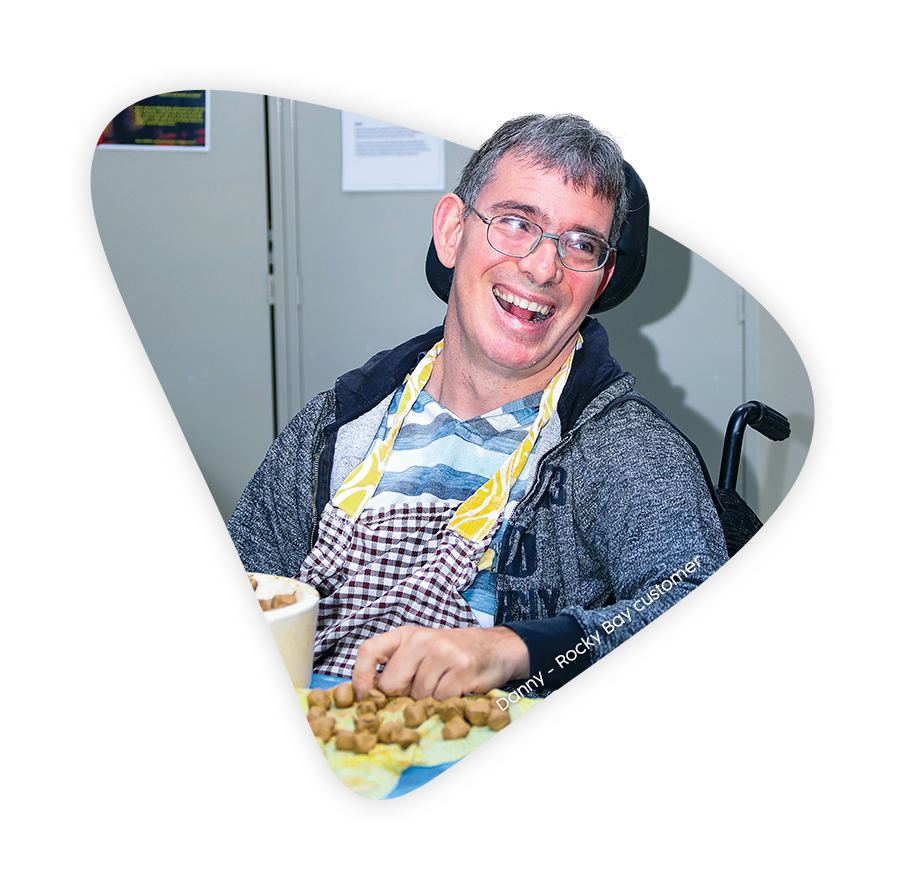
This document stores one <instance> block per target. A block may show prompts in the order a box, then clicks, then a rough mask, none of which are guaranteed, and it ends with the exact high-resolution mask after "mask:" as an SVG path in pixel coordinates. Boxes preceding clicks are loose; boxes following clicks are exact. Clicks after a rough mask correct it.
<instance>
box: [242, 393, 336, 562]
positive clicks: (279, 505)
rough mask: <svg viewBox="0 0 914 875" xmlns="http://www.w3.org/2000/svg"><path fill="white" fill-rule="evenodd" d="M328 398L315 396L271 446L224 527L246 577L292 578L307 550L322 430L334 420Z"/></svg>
mask: <svg viewBox="0 0 914 875" xmlns="http://www.w3.org/2000/svg"><path fill="white" fill-rule="evenodd" d="M333 409H334V398H333V394H332V393H329V392H328V393H324V394H322V395H318V396H317V397H316V398H315V399H313V400H312V401H311V402H310V403H309V404H308V405H307V406H306V407H305V408H303V409H302V410H301V411H300V412H299V413H298V414H297V415H296V416H295V417H294V418H293V419H292V421H291V422H290V423H289V425H287V426H286V428H284V429H283V431H282V432H281V433H280V435H279V437H278V438H277V439H276V440H275V441H274V442H273V444H272V446H271V447H270V449H269V451H268V452H267V455H266V457H265V458H264V460H263V462H262V463H261V465H260V467H259V468H258V469H257V471H256V472H255V474H254V476H253V477H252V478H251V480H250V482H249V483H248V485H247V487H246V488H245V490H244V492H243V493H242V495H241V498H240V499H239V501H238V505H237V506H236V508H235V511H234V513H233V514H232V516H231V518H230V519H229V521H228V530H229V534H230V535H231V536H232V540H233V541H234V544H235V549H236V550H237V551H238V556H239V558H240V559H241V563H242V565H244V567H245V569H246V570H247V571H251V572H262V573H265V574H279V575H282V576H284V577H294V576H295V575H296V574H297V573H298V571H299V569H300V568H301V563H302V560H303V559H304V557H305V556H306V555H307V553H308V550H309V549H310V547H311V537H312V530H313V528H314V525H315V523H316V519H317V518H318V517H319V514H320V509H319V508H315V506H314V504H315V499H314V495H315V489H316V477H317V463H318V457H319V455H320V453H321V450H322V448H323V444H324V440H323V432H322V428H321V425H322V424H323V423H325V422H327V421H328V419H329V418H330V417H332V414H333Z"/></svg>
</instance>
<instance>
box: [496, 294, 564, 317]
mask: <svg viewBox="0 0 914 875" xmlns="http://www.w3.org/2000/svg"><path fill="white" fill-rule="evenodd" d="M493 292H494V294H495V297H496V298H501V299H502V300H503V301H507V302H508V303H509V304H514V306H515V307H520V308H522V309H524V310H530V311H532V312H533V313H536V314H538V315H539V316H540V317H541V318H540V319H537V320H536V321H537V322H542V321H543V319H545V318H546V317H547V316H548V315H549V314H550V313H551V312H552V309H553V308H552V307H550V306H549V305H548V304H534V303H533V301H528V300H526V299H525V298H519V297H517V295H512V294H511V292H503V291H502V290H501V289H493Z"/></svg>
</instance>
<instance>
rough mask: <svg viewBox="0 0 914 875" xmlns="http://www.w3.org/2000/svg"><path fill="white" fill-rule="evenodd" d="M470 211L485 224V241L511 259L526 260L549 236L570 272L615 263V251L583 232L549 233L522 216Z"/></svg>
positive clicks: (594, 268) (590, 269)
mask: <svg viewBox="0 0 914 875" xmlns="http://www.w3.org/2000/svg"><path fill="white" fill-rule="evenodd" d="M470 209H471V210H472V211H473V212H474V213H476V215H477V216H479V218H480V220H481V221H482V222H484V223H485V225H486V240H488V241H489V246H491V247H492V248H493V249H494V250H495V251H496V252H500V253H501V254H502V255H508V256H510V257H511V258H526V256H528V255H529V254H530V253H531V252H533V250H534V249H536V247H537V246H539V244H540V240H542V239H543V238H544V237H548V238H549V239H550V240H555V246H556V249H558V252H559V260H560V261H561V262H562V264H564V265H565V267H567V268H568V269H569V270H579V271H593V270H599V269H600V268H601V267H605V266H606V264H607V263H609V264H610V267H612V265H613V264H615V262H616V250H615V249H613V248H612V247H611V246H610V245H609V244H608V243H607V242H606V241H605V240H603V239H602V238H600V237H596V236H594V235H593V234H586V233H584V232H583V231H564V232H563V233H561V234H547V233H546V232H545V231H544V230H543V229H542V228H541V227H540V226H539V225H537V224H536V222H531V221H530V220H529V219H524V218H523V217H521V216H495V217H494V218H492V219H487V218H486V217H485V216H483V215H482V213H480V212H479V210H477V209H476V207H470Z"/></svg>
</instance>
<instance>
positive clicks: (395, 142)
mask: <svg viewBox="0 0 914 875" xmlns="http://www.w3.org/2000/svg"><path fill="white" fill-rule="evenodd" d="M342 125H343V191H444V140H442V139H440V138H439V137H433V136H431V135H429V134H423V133H420V132H419V131H414V130H412V129H410V128H404V127H402V126H401V125H393V124H390V123H389V122H384V121H379V120H378V119H373V118H368V116H364V115H358V114H357V113H354V112H346V111H345V110H344V111H343V112H342Z"/></svg>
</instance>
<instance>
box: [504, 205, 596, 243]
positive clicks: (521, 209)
mask: <svg viewBox="0 0 914 875" xmlns="http://www.w3.org/2000/svg"><path fill="white" fill-rule="evenodd" d="M489 209H490V210H492V211H494V212H493V213H492V215H495V216H500V215H504V213H503V212H501V211H502V210H509V211H511V212H515V213H524V214H525V215H527V216H529V217H530V218H532V219H536V221H537V222H538V223H539V224H541V225H549V224H551V220H550V217H549V213H547V212H544V211H543V210H541V209H540V208H539V207H537V206H534V205H533V204H525V203H522V202H521V201H513V200H504V201H499V202H498V203H497V204H492V206H491V207H490V208H489ZM563 231H578V232H580V233H582V234H590V235H591V236H592V237H597V238H599V239H600V240H603V241H604V242H606V241H607V236H606V235H604V234H601V233H600V232H599V231H597V230H596V229H594V228H591V227H590V226H589V225H572V226H571V227H570V228H564V229H563Z"/></svg>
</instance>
